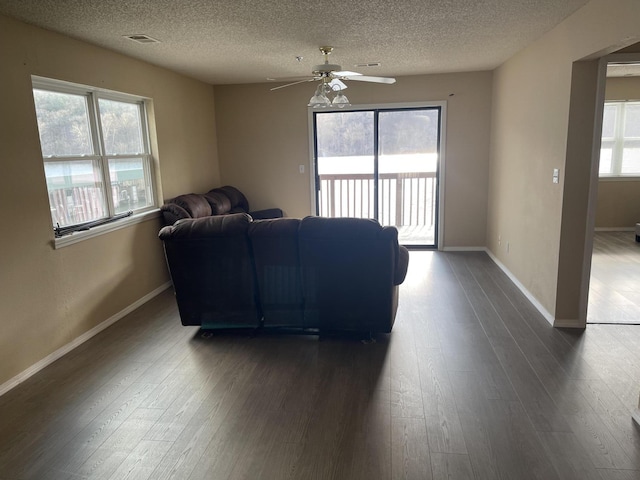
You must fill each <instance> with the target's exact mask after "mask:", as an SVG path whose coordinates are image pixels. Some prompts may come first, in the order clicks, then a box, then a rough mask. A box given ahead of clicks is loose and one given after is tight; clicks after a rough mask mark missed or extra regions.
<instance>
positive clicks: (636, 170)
mask: <svg viewBox="0 0 640 480" xmlns="http://www.w3.org/2000/svg"><path fill="white" fill-rule="evenodd" d="M620 173H622V174H623V175H631V174H640V148H629V147H625V149H624V152H623V153H622V168H621V170H620Z"/></svg>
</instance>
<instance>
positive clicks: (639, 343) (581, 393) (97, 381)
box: [0, 251, 640, 480]
mask: <svg viewBox="0 0 640 480" xmlns="http://www.w3.org/2000/svg"><path fill="white" fill-rule="evenodd" d="M400 297H401V299H400V307H399V311H398V316H397V319H396V324H395V326H394V329H393V332H392V333H391V334H390V335H382V336H378V337H377V338H376V341H375V342H373V343H371V342H363V341H361V340H359V339H357V338H323V339H318V337H315V336H277V335H261V336H255V337H252V336H251V335H246V334H245V335H240V334H213V335H209V334H202V332H199V331H198V330H197V329H196V328H193V327H182V326H181V325H180V322H179V319H178V313H177V308H176V306H175V301H174V299H173V295H172V292H170V291H167V292H164V293H163V294H161V295H160V296H158V297H156V298H155V299H153V300H152V301H150V302H149V303H147V304H146V305H144V306H142V307H141V308H140V309H138V310H136V311H135V312H133V313H131V314H130V315H128V316H127V317H126V318H124V319H122V320H121V321H119V322H118V323H117V324H115V325H113V326H112V327H110V328H108V329H107V330H105V331H103V332H101V333H100V334H99V335H97V336H96V337H94V338H93V339H91V340H90V341H89V342H87V343H85V344H83V345H81V346H80V347H78V348H77V349H76V350H74V351H73V352H71V353H70V354H68V355H66V356H65V357H63V358H61V359H60V360H58V361H57V362H55V363H54V364H52V365H51V366H49V367H47V368H46V369H45V370H43V371H42V372H40V373H38V374H37V375H35V376H34V377H32V378H30V379H29V380H28V381H26V382H25V383H23V384H21V385H19V386H18V387H16V388H15V389H13V390H12V391H10V392H8V393H7V394H5V395H4V396H2V397H0V480H18V479H20V480H22V479H46V480H49V479H53V480H56V479H70V480H71V479H72V480H76V479H114V480H115V479H118V480H120V479H125V478H131V479H136V480H144V479H154V480H161V479H185V480H195V479H207V480H211V479H214V480H215V479H267V480H270V479H274V480H280V479H340V480H342V479H373V480H377V479H381V480H383V479H394V480H396V479H432V480H440V479H452V480H467V479H503V480H527V479H540V480H554V479H562V480H570V479H580V480H583V479H586V480H630V479H640V428H638V427H637V426H636V425H635V424H634V423H633V422H632V420H631V415H632V411H634V410H635V408H636V407H637V403H638V394H639V393H640V327H639V326H632V325H590V326H589V327H588V328H587V330H586V331H571V330H559V329H553V328H551V327H550V326H549V324H548V323H547V322H546V320H544V319H543V318H542V317H541V316H540V315H539V314H538V312H537V311H536V310H535V309H534V308H533V307H532V306H531V305H530V304H529V302H528V301H527V300H526V299H525V298H524V297H523V296H522V294H520V292H519V291H518V290H517V289H516V288H515V287H514V286H513V284H512V283H511V282H510V281H509V280H508V278H507V277H506V276H505V275H504V274H503V273H502V272H501V271H500V270H499V269H498V268H497V267H496V266H495V265H494V264H493V262H492V261H491V260H490V259H489V257H488V256H487V255H486V254H484V253H480V252H473V253H458V252H456V253H443V252H433V251H414V252H411V258H410V267H409V273H408V275H407V279H406V281H405V283H404V284H403V285H402V287H401V293H400Z"/></svg>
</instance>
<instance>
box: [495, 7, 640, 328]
mask: <svg viewBox="0 0 640 480" xmlns="http://www.w3.org/2000/svg"><path fill="white" fill-rule="evenodd" d="M639 20H640V3H639V2H637V1H634V0H614V1H612V0H593V1H591V2H590V3H588V4H587V5H586V6H585V7H583V8H582V9H580V10H578V11H577V12H576V13H575V14H574V15H572V16H570V17H569V18H567V19H566V20H565V21H564V22H562V23H561V24H560V25H559V26H557V27H556V28H555V29H553V30H551V31H550V32H548V33H547V34H546V35H544V36H543V37H542V38H540V39H539V40H538V41H536V42H534V43H533V44H531V45H530V46H528V47H527V48H526V49H524V50H523V51H521V52H519V53H518V54H517V55H515V56H514V57H512V58H511V59H509V60H508V61H507V62H506V63H505V64H503V65H502V66H501V67H500V68H498V69H497V70H496V71H495V72H494V79H495V81H494V89H493V102H494V103H493V121H492V135H491V138H492V142H491V174H490V179H489V210H488V211H489V218H488V225H487V233H488V236H487V244H488V247H489V249H490V250H491V251H492V252H493V253H494V255H495V256H496V257H497V258H498V260H499V261H501V262H502V263H503V264H504V265H505V266H506V267H507V268H508V269H509V270H510V271H511V272H512V273H513V274H514V276H515V277H516V278H517V279H518V280H519V281H520V282H521V283H522V284H523V286H524V287H525V288H526V289H527V290H528V291H529V292H530V293H531V294H532V295H533V296H534V297H535V298H536V299H537V300H538V301H539V302H540V303H541V304H542V306H543V307H544V308H545V309H546V310H547V311H548V312H549V313H550V314H551V315H552V316H553V317H555V318H556V323H557V324H560V323H563V324H566V325H576V326H577V325H579V324H580V316H581V315H583V313H584V312H583V311H582V310H581V307H580V305H581V298H580V295H581V294H582V291H581V290H580V288H576V285H579V284H580V282H581V279H582V274H583V262H584V260H583V255H582V253H584V251H585V250H586V247H585V245H584V239H585V236H584V234H583V235H582V236H581V235H580V230H584V228H585V227H584V226H585V225H586V223H587V205H586V199H585V198H583V197H584V194H585V191H588V185H585V182H587V184H588V180H589V175H588V169H589V168H590V162H589V161H586V160H585V157H581V158H580V159H577V158H575V157H576V156H580V155H584V152H585V150H586V151H587V155H586V158H588V157H589V154H588V151H589V150H590V148H591V141H592V137H593V135H592V134H593V125H592V124H589V122H585V121H584V119H578V118H577V114H578V112H580V108H577V106H576V108H575V109H572V110H571V114H575V115H570V99H571V100H572V101H573V102H574V105H577V103H579V102H578V100H579V99H578V98H575V95H574V98H571V92H572V88H573V89H577V90H580V91H581V92H582V94H584V95H585V97H584V99H583V100H584V102H585V105H586V107H585V108H586V109H587V110H589V109H591V110H593V105H594V103H595V99H594V98H590V95H592V93H593V87H594V84H593V81H594V78H593V75H594V72H595V70H594V69H593V68H591V67H589V66H587V68H585V69H584V70H579V71H574V68H573V62H576V61H578V60H580V59H583V58H585V57H587V56H591V57H593V58H595V57H598V56H601V55H604V54H606V53H610V52H612V51H614V50H617V49H618V48H621V47H624V46H626V45H628V44H631V43H632V42H633V41H637V39H638V37H639V36H640V27H638V25H640V23H639ZM574 74H575V75H576V76H575V77H573V80H574V82H573V85H572V75H574ZM580 77H582V78H580ZM580 81H584V84H582V85H579V82H580ZM577 90H575V91H577ZM576 102H577V103H576ZM574 110H575V111H574ZM582 113H584V112H582ZM587 113H588V112H587ZM570 120H571V121H570ZM574 122H575V123H574ZM570 133H571V137H570V136H569V134H570ZM580 165H582V167H580ZM554 168H559V169H560V184H553V183H552V182H551V178H552V171H553V169H554ZM567 168H568V169H569V170H567ZM580 168H584V169H586V172H585V171H580V172H577V170H579V169H580ZM565 173H567V175H566V176H565ZM572 224H578V225H582V227H581V228H578V229H573V228H568V227H569V226H570V225H572ZM563 226H564V228H563ZM499 236H501V237H502V242H501V244H499V243H498V237H499ZM505 240H507V241H509V243H510V250H509V252H507V250H506V248H505V245H506V242H505ZM571 249H573V251H571ZM561 250H562V252H563V254H566V255H567V257H566V258H564V259H561V258H560V255H561ZM559 278H561V279H562V282H559ZM564 288H566V290H563V289H564ZM585 311H586V309H585Z"/></svg>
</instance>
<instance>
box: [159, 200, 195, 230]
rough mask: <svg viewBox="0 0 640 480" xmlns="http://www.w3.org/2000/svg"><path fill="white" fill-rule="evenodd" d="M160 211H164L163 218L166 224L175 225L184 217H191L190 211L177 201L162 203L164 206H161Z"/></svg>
mask: <svg viewBox="0 0 640 480" xmlns="http://www.w3.org/2000/svg"><path fill="white" fill-rule="evenodd" d="M160 211H161V212H162V218H163V219H164V224H165V225H173V224H174V223H176V222H177V221H178V220H180V219H182V218H191V215H189V212H187V211H186V210H185V209H184V208H182V207H181V206H179V205H177V204H175V203H166V204H164V205H162V207H160Z"/></svg>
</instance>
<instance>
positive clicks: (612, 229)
mask: <svg viewBox="0 0 640 480" xmlns="http://www.w3.org/2000/svg"><path fill="white" fill-rule="evenodd" d="M595 231H596V232H634V231H635V227H596V228H595Z"/></svg>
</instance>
